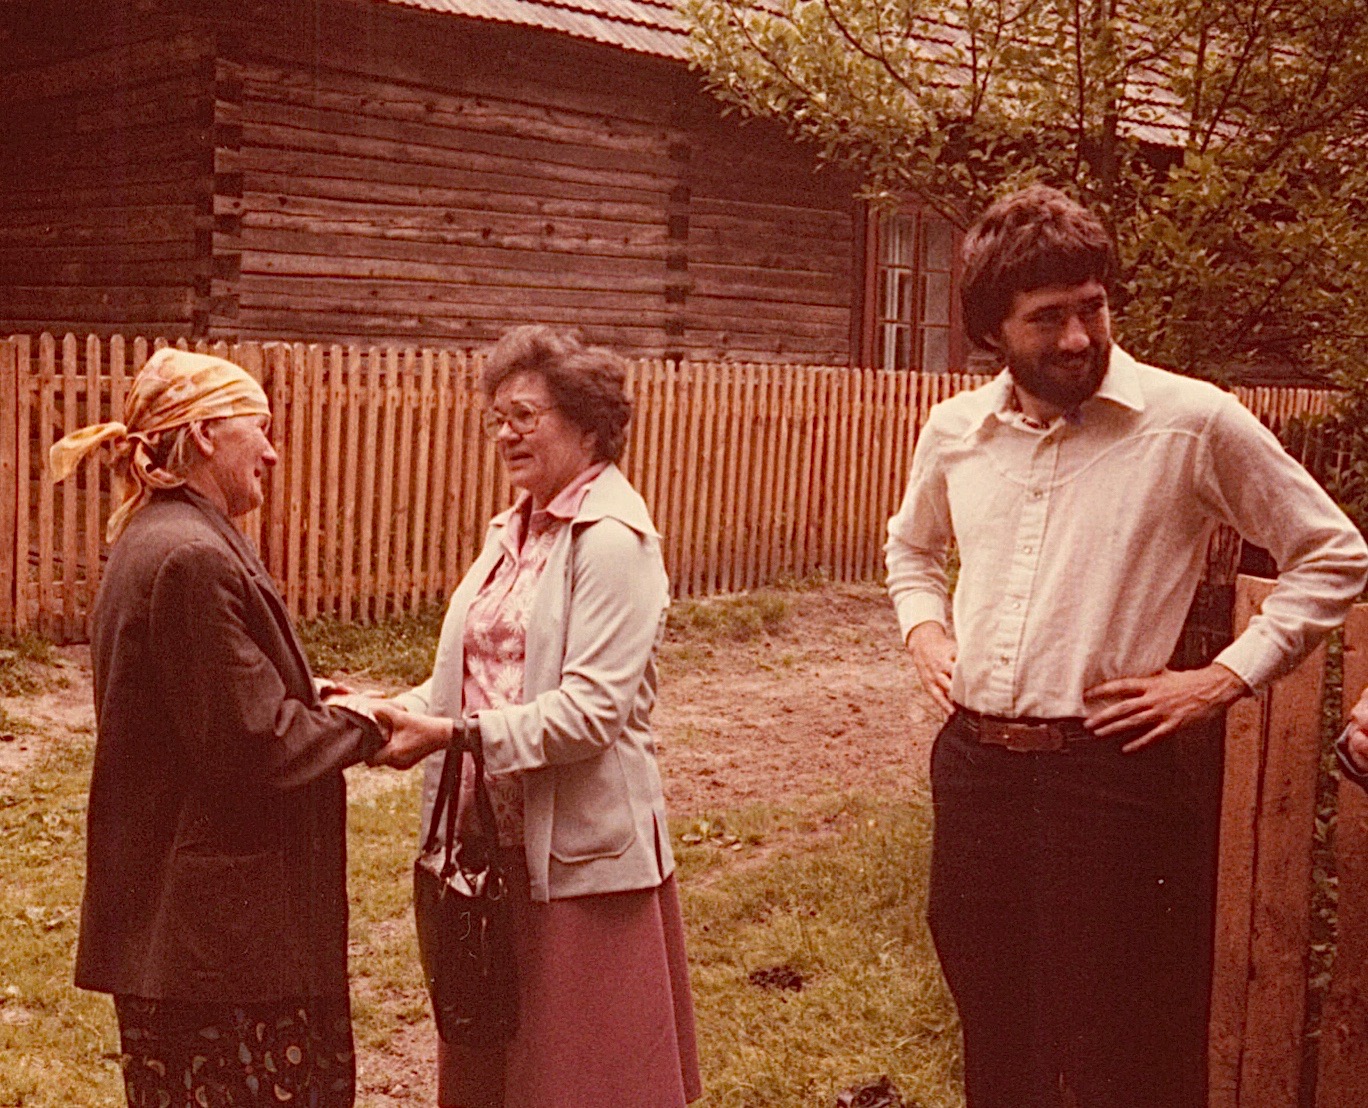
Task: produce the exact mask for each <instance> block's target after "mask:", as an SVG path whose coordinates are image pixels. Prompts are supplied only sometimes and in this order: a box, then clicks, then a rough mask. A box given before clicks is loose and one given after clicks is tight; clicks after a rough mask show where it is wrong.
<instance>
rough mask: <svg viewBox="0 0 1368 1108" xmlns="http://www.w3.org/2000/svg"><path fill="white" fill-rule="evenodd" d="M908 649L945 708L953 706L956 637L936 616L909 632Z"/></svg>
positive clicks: (939, 704) (929, 688) (925, 683)
mask: <svg viewBox="0 0 1368 1108" xmlns="http://www.w3.org/2000/svg"><path fill="white" fill-rule="evenodd" d="M907 652H908V653H909V654H911V655H912V664H913V665H914V666H916V667H917V676H918V677H919V678H920V679H921V683H922V688H924V689H925V690H926V691H927V692H928V693H929V694H930V696H931V699H932V700H934V701H935V702H936V706H937V707H938V708H940V710H941V711H942V712H944V713H945V714H946V715H949V714H950V713H951V712H952V711H953V710H954V705H952V704H951V703H950V671H951V670H952V669H953V668H954V665H955V640H954V639H952V638H951V637H950V636H949V635H948V634H946V632H945V628H944V627H942V626H941V625H940V624H939V623H936V622H935V621H933V620H928V621H927V622H926V623H919V624H917V626H916V627H914V628H912V630H911V631H909V632H908V633H907Z"/></svg>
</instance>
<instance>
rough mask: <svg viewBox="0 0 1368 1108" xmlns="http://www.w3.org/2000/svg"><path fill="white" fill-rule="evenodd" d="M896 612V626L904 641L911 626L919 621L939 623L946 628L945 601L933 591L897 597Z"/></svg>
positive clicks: (909, 632)
mask: <svg viewBox="0 0 1368 1108" xmlns="http://www.w3.org/2000/svg"><path fill="white" fill-rule="evenodd" d="M897 612H898V627H899V629H900V630H901V631H902V640H903V642H904V643H906V642H907V636H908V635H909V634H911V632H912V628H914V627H916V626H917V625H918V624H920V623H939V624H940V625H941V626H942V627H946V628H947V630H948V625H947V624H946V621H945V601H944V600H942V599H941V598H940V597H939V596H936V595H935V594H934V593H924V592H918V593H911V594H910V595H907V596H904V597H901V598H899V600H898V603H897Z"/></svg>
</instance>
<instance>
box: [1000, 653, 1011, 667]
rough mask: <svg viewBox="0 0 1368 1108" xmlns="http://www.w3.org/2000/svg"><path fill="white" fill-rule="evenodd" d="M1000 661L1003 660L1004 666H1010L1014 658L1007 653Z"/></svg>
mask: <svg viewBox="0 0 1368 1108" xmlns="http://www.w3.org/2000/svg"><path fill="white" fill-rule="evenodd" d="M998 661H999V662H1001V663H1002V664H1003V665H1004V666H1010V665H1011V664H1012V659H1011V658H1010V657H1008V656H1007V655H1006V654H1004V655H1003V656H1002V657H1001V658H999V659H998Z"/></svg>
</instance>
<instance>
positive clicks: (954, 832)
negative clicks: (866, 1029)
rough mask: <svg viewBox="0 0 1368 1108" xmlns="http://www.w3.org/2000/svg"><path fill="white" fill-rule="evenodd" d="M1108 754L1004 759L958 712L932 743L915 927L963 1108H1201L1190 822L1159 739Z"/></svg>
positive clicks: (1091, 746)
mask: <svg viewBox="0 0 1368 1108" xmlns="http://www.w3.org/2000/svg"><path fill="white" fill-rule="evenodd" d="M1120 746H1121V741H1120V740H1108V739H1096V740H1087V741H1084V742H1079V743H1074V744H1071V745H1070V746H1069V747H1068V748H1067V749H1066V750H1064V751H1061V752H1057V753H1017V752H1014V751H1009V750H1005V749H1003V748H1001V747H993V746H984V745H981V744H980V743H979V742H978V739H977V737H976V733H975V732H974V730H973V728H972V726H971V725H970V723H969V721H968V720H967V719H965V717H964V716H963V715H962V714H960V713H957V714H956V715H955V716H952V717H951V719H950V721H949V723H947V724H946V726H945V727H944V729H943V730H942V731H941V733H940V735H939V736H938V737H937V739H936V745H935V748H934V750H933V753H932V762H931V785H932V795H933V800H934V805H935V832H934V840H933V847H932V862H931V892H930V904H929V912H928V914H929V919H930V926H931V933H932V937H933V938H934V940H935V943H936V950H937V953H938V954H939V955H940V960H941V966H942V968H943V970H944V972H945V977H946V980H947V982H948V983H949V986H950V991H951V993H952V994H953V995H954V998H955V1002H956V1004H957V1005H958V1007H959V1013H960V1021H961V1025H962V1028H963V1033H964V1071H965V1092H966V1097H967V1100H968V1105H969V1108H1058V1106H1059V1105H1067V1104H1076V1105H1077V1106H1078V1108H1190V1106H1194V1105H1200V1104H1202V1103H1203V1101H1204V1094H1203V1087H1204V1073H1205V1068H1204V1067H1205V1058H1204V1054H1205V1022H1206V1009H1207V1004H1208V998H1209V985H1208V980H1209V967H1208V965H1207V963H1206V951H1205V949H1204V947H1205V944H1204V943H1203V942H1201V941H1200V938H1199V937H1200V935H1201V933H1202V929H1203V928H1209V927H1210V911H1211V906H1210V903H1209V896H1208V895H1206V891H1205V890H1200V889H1196V888H1195V887H1194V880H1196V878H1195V877H1194V872H1195V867H1194V865H1193V855H1194V854H1195V852H1196V844H1195V842H1194V836H1193V833H1192V828H1193V820H1192V819H1191V817H1190V816H1189V815H1187V814H1186V810H1185V805H1184V804H1183V803H1182V801H1181V799H1180V789H1179V777H1178V769H1177V760H1176V757H1175V746H1174V744H1173V743H1171V742H1170V743H1160V744H1157V745H1155V746H1152V747H1149V748H1147V749H1146V750H1144V751H1141V752H1137V753H1134V754H1122V753H1121V752H1120ZM1063 1090H1068V1094H1069V1095H1070V1096H1071V1099H1067V1098H1066V1096H1065V1093H1064V1091H1063Z"/></svg>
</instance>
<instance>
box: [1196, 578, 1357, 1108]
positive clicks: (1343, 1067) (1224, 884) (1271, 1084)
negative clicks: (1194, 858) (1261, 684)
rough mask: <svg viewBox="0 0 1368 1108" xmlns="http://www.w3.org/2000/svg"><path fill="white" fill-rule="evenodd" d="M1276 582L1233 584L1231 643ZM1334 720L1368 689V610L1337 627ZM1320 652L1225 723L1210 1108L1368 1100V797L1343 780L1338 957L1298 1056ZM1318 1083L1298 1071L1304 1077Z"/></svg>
mask: <svg viewBox="0 0 1368 1108" xmlns="http://www.w3.org/2000/svg"><path fill="white" fill-rule="evenodd" d="M1272 587H1273V583H1272V582H1271V581H1265V580H1262V579H1258V578H1252V577H1241V578H1239V580H1238V581H1237V584H1236V591H1235V630H1236V632H1237V633H1238V632H1239V631H1240V630H1242V629H1243V628H1244V627H1245V626H1246V625H1247V624H1248V622H1249V620H1250V618H1251V617H1252V616H1253V615H1254V614H1255V613H1256V612H1257V611H1258V610H1259V606H1260V604H1262V603H1263V600H1264V598H1265V597H1266V596H1267V595H1268V593H1269V592H1270V591H1271V590H1272ZM1343 659H1344V669H1343V697H1342V703H1341V705H1338V706H1337V707H1339V708H1340V709H1341V712H1340V714H1341V716H1342V715H1344V714H1347V713H1348V711H1349V709H1350V708H1351V707H1352V706H1353V705H1354V704H1355V703H1356V702H1357V700H1358V698H1359V696H1360V695H1361V693H1362V692H1363V689H1364V687H1365V686H1368V604H1358V605H1355V607H1354V609H1353V610H1352V612H1351V613H1350V616H1349V619H1348V621H1347V622H1346V623H1345V627H1344V639H1343ZM1325 662H1326V650H1325V647H1324V646H1323V645H1322V646H1321V647H1320V648H1319V649H1318V650H1316V651H1315V652H1314V653H1313V654H1312V655H1311V656H1310V657H1308V658H1306V659H1305V660H1304V661H1303V662H1302V664H1301V665H1300V666H1298V667H1297V669H1295V670H1294V671H1293V672H1292V673H1290V674H1288V675H1287V676H1286V677H1284V678H1283V679H1282V680H1281V681H1278V682H1277V683H1276V684H1274V685H1273V686H1272V688H1270V689H1268V690H1265V691H1264V692H1263V693H1262V694H1260V695H1259V696H1258V697H1255V698H1251V699H1246V700H1241V701H1239V702H1237V703H1236V704H1235V706H1234V707H1232V708H1231V710H1230V712H1229V713H1228V714H1227V717H1226V728H1225V766H1224V782H1223V785H1222V790H1221V814H1220V847H1219V855H1220V857H1219V863H1218V880H1217V895H1216V937H1215V959H1214V970H1213V977H1212V986H1213V987H1212V1003H1211V1020H1210V1032H1211V1033H1210V1049H1209V1078H1210V1083H1209V1100H1208V1105H1209V1108H1301V1106H1302V1105H1306V1104H1309V1103H1310V1102H1309V1101H1308V1100H1306V1099H1305V1097H1306V1090H1308V1089H1310V1088H1311V1087H1312V1086H1313V1084H1314V1088H1315V1100H1314V1104H1315V1108H1360V1106H1361V1105H1363V1104H1364V1102H1365V1097H1368V794H1365V793H1364V791H1363V790H1362V789H1360V788H1359V787H1358V786H1357V785H1354V784H1351V783H1349V782H1341V784H1340V786H1339V796H1338V816H1337V820H1336V824H1335V833H1334V869H1335V872H1336V875H1337V879H1338V880H1337V886H1338V890H1339V895H1338V901H1337V904H1336V918H1337V927H1336V942H1335V958H1334V963H1333V967H1332V972H1331V978H1330V983H1329V986H1328V989H1327V991H1326V994H1325V999H1324V1004H1323V1006H1322V1008H1321V1012H1320V1021H1319V1035H1318V1038H1317V1042H1316V1051H1315V1053H1314V1055H1311V1056H1308V1055H1307V1054H1306V1053H1305V1052H1304V1051H1303V1047H1302V1044H1303V1041H1304V1034H1305V1032H1306V1019H1307V1005H1306V999H1307V977H1308V974H1307V970H1308V964H1309V961H1310V948H1311V933H1312V927H1311V924H1312V906H1313V896H1312V860H1313V847H1314V842H1315V831H1316V797H1317V785H1318V781H1319V777H1320V772H1321V766H1320V755H1321V746H1320V742H1319V741H1318V737H1319V735H1320V730H1321V703H1322V693H1323V691H1324V687H1325V676H1326V673H1325V668H1326V667H1325ZM1308 1067H1309V1068H1310V1069H1312V1070H1314V1073H1304V1072H1303V1071H1304V1070H1305V1069H1307V1068H1308Z"/></svg>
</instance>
